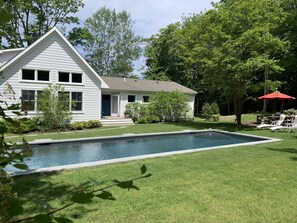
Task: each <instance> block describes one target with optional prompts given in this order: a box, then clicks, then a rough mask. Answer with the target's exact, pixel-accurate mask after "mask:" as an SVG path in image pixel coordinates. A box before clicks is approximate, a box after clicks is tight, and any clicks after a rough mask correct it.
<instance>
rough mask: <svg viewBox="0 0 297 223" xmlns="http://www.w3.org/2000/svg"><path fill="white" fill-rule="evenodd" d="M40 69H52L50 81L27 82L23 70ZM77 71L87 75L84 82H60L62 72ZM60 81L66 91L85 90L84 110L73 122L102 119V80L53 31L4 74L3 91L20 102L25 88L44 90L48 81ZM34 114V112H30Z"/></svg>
mask: <svg viewBox="0 0 297 223" xmlns="http://www.w3.org/2000/svg"><path fill="white" fill-rule="evenodd" d="M22 68H26V69H37V70H48V71H50V82H48V83H45V82H37V81H23V80H21V69H22ZM59 71H62V72H75V73H82V74H83V83H82V84H70V83H66V84H58V83H57V82H58V72H59ZM6 83H9V84H10V85H11V86H12V88H13V91H14V92H15V97H16V99H17V100H12V99H11V96H12V95H11V94H8V92H7V90H6V89H7V87H6ZM50 83H52V84H58V85H61V86H63V87H64V89H65V91H75V92H83V111H82V112H77V113H74V114H73V121H85V120H96V119H97V120H98V119H100V114H101V88H100V84H101V83H100V82H99V80H98V79H97V78H96V77H94V76H93V74H92V73H91V71H90V70H89V69H88V68H87V67H86V66H85V65H84V64H83V63H82V62H81V60H79V59H78V57H77V56H76V55H75V53H74V52H73V51H72V50H71V49H70V48H69V47H68V46H67V44H66V43H65V42H64V41H63V40H62V39H61V38H60V36H59V35H58V34H57V33H52V35H49V36H48V37H47V38H45V39H44V41H42V42H41V43H40V44H38V45H37V46H35V47H34V48H32V49H31V50H30V51H29V52H28V53H27V54H25V55H23V56H22V57H21V58H20V59H19V60H18V61H17V62H15V63H14V64H13V66H10V67H9V68H8V69H7V70H5V71H4V73H3V78H2V79H1V81H0V94H3V95H4V97H5V100H6V101H7V102H9V103H16V102H20V100H19V98H20V96H21V90H42V89H43V88H45V87H47V86H48V84H50ZM29 115H34V113H33V112H32V113H29Z"/></svg>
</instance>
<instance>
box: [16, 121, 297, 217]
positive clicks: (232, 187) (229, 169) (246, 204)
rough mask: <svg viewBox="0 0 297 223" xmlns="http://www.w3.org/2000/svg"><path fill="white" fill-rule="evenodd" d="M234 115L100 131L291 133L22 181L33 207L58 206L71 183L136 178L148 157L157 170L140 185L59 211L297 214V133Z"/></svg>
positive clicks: (73, 213)
mask: <svg viewBox="0 0 297 223" xmlns="http://www.w3.org/2000/svg"><path fill="white" fill-rule="evenodd" d="M248 119H249V118H248ZM233 122H234V119H233V120H232V121H231V120H229V121H228V120H224V121H221V122H219V123H212V122H204V121H202V120H200V119H196V120H195V122H192V123H181V124H178V125H177V124H176V125H174V124H152V125H135V126H131V127H127V128H123V129H114V130H111V129H109V130H108V131H101V132H100V131H98V132H97V131H95V132H97V133H94V134H95V135H96V134H98V135H96V136H104V135H111V134H122V133H133V132H134V133H145V132H154V131H155V132H157V131H161V132H162V131H177V130H182V129H203V128H214V129H223V130H229V131H237V132H242V133H249V134H255V135H263V136H270V137H276V138H281V139H284V140H283V141H279V142H275V143H269V144H262V145H256V146H245V147H236V148H229V149H221V150H211V151H204V152H197V153H191V154H184V155H174V156H168V157H160V158H154V159H147V160H140V161H133V162H126V163H119V164H112V165H103V166H97V167H92V168H83V169H75V170H68V171H62V172H57V173H49V174H42V175H33V176H26V177H18V178H16V187H15V188H16V190H17V192H18V194H19V196H20V197H21V198H22V200H23V201H24V203H25V204H26V208H27V213H36V210H38V209H40V208H39V207H38V205H36V204H34V202H35V201H36V202H38V201H39V200H43V199H45V200H47V201H49V202H50V204H51V205H52V206H54V207H59V206H60V205H62V204H64V203H65V202H66V201H67V199H69V196H70V193H71V191H77V190H78V189H80V188H82V187H85V186H86V185H87V184H84V183H85V182H87V181H90V180H91V179H96V180H98V181H103V182H105V183H104V184H103V185H106V184H108V183H109V182H110V180H112V179H115V178H116V179H119V180H124V179H129V178H131V177H134V176H137V175H138V172H139V167H140V166H141V165H142V164H145V165H146V166H147V167H148V169H149V172H151V173H152V174H153V176H152V177H150V178H147V179H142V180H139V181H137V182H135V184H136V185H137V186H139V188H140V190H130V191H126V190H121V189H119V188H112V189H111V192H112V193H113V195H114V196H115V198H116V201H107V200H99V199H96V200H95V201H94V202H93V203H92V204H88V205H76V206H74V207H71V208H69V209H68V210H65V211H63V212H61V213H59V214H58V215H62V216H63V215H64V216H67V217H71V218H72V220H74V222H86V223H87V222H152V223H153V222H154V223H155V222H177V223H178V222H296V221H297V205H296V203H297V193H296V186H297V184H296V182H297V174H296V172H297V148H296V139H297V133H290V134H288V133H287V132H277V133H271V132H270V131H268V130H255V128H254V127H243V128H240V129H238V128H237V127H236V126H235V124H234V123H233ZM60 135H62V134H60ZM60 135H59V137H61V136H60ZM67 135H68V136H69V134H67ZM95 135H92V136H95ZM78 136H80V137H82V133H80V134H78V135H74V137H78ZM87 136H89V134H87ZM46 137H47V136H46ZM89 186H90V185H89Z"/></svg>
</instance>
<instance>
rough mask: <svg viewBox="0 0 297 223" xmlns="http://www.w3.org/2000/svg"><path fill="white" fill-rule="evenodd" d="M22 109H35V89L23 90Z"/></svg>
mask: <svg viewBox="0 0 297 223" xmlns="http://www.w3.org/2000/svg"><path fill="white" fill-rule="evenodd" d="M21 110H22V111H35V91H31V90H23V91H22V106H21Z"/></svg>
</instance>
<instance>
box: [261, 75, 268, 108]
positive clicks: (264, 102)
mask: <svg viewBox="0 0 297 223" xmlns="http://www.w3.org/2000/svg"><path fill="white" fill-rule="evenodd" d="M268 80H269V74H268V70H267V69H265V71H264V83H266V81H268ZM266 94H268V89H267V86H266V85H264V95H266ZM262 111H263V112H267V100H263V109H262Z"/></svg>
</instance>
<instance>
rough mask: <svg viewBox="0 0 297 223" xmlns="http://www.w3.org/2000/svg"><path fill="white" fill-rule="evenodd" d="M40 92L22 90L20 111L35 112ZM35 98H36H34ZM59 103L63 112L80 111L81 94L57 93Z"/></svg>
mask: <svg viewBox="0 0 297 223" xmlns="http://www.w3.org/2000/svg"><path fill="white" fill-rule="evenodd" d="M41 93H42V91H36V90H22V98H21V99H22V104H21V110H22V111H37V107H38V103H37V102H38V100H37V97H38V96H39V95H40V94H41ZM36 96H37V97H36ZM59 101H60V102H59V103H61V104H62V105H63V107H64V108H65V110H71V111H82V105H83V94H82V92H64V91H63V92H59Z"/></svg>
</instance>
